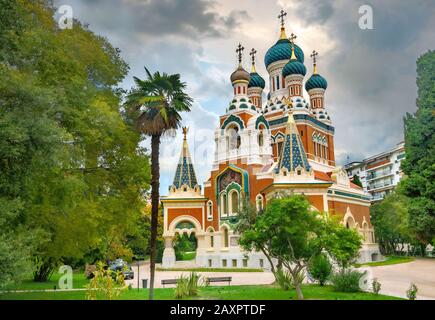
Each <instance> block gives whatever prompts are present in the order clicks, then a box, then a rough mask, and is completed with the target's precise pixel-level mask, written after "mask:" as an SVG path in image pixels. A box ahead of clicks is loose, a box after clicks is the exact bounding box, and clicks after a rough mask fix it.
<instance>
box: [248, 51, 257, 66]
mask: <svg viewBox="0 0 435 320" xmlns="http://www.w3.org/2000/svg"><path fill="white" fill-rule="evenodd" d="M256 54H257V50H255V49H254V48H252V50H251V53H250V54H249V55H250V56H251V59H252V65H253V66H254V65H255V55H256Z"/></svg>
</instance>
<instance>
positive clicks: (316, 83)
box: [305, 73, 328, 91]
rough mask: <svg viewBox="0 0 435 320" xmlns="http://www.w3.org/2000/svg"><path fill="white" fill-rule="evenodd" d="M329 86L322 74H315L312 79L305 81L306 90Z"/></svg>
mask: <svg viewBox="0 0 435 320" xmlns="http://www.w3.org/2000/svg"><path fill="white" fill-rule="evenodd" d="M327 87H328V82H327V81H326V79H325V78H323V77H322V76H321V75H320V74H317V73H316V74H313V75H312V76H311V77H310V79H308V81H307V82H306V83H305V90H307V91H310V90H311V89H325V90H326V88H327Z"/></svg>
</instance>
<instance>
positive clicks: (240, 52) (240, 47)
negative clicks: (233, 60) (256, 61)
mask: <svg viewBox="0 0 435 320" xmlns="http://www.w3.org/2000/svg"><path fill="white" fill-rule="evenodd" d="M243 50H245V47H243V46H242V45H241V44H240V43H239V45H238V46H237V49H236V53H237V55H238V58H239V63H240V64H241V63H242V52H243Z"/></svg>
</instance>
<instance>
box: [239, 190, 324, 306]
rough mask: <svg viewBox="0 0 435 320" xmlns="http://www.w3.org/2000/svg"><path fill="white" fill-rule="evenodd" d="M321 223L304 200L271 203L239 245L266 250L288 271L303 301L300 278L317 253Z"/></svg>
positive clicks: (290, 199)
mask: <svg viewBox="0 0 435 320" xmlns="http://www.w3.org/2000/svg"><path fill="white" fill-rule="evenodd" d="M322 221H323V220H322V219H319V213H318V212H314V211H312V210H310V203H309V202H308V200H307V199H306V198H305V197H304V196H301V195H292V196H288V197H283V198H276V199H272V200H271V201H269V202H268V205H267V207H266V209H265V210H264V213H263V214H261V215H258V217H257V218H256V219H255V223H253V224H252V228H251V229H249V230H246V231H244V232H243V233H242V235H241V239H240V241H239V243H240V245H241V246H242V247H243V248H244V249H246V250H249V249H251V248H252V247H254V248H255V247H258V248H262V247H265V248H267V249H266V250H265V251H266V252H269V253H270V255H271V257H272V258H276V259H279V260H280V261H281V262H282V264H283V266H284V267H285V268H286V269H287V270H288V271H289V273H290V274H291V276H292V278H293V283H294V286H295V289H296V293H297V296H298V299H303V293H302V288H301V286H302V283H301V277H300V274H301V272H302V271H303V270H304V269H305V268H306V266H307V263H308V261H309V260H310V259H311V258H312V257H313V256H314V255H316V254H318V253H319V252H320V250H321V248H319V246H318V244H319V242H318V241H316V240H317V237H318V236H319V233H320V232H322V230H323V228H322Z"/></svg>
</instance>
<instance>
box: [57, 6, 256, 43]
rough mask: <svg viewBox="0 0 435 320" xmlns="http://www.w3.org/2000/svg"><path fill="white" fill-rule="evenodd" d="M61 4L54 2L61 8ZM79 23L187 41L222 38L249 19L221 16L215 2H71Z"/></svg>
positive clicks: (238, 14)
mask: <svg viewBox="0 0 435 320" xmlns="http://www.w3.org/2000/svg"><path fill="white" fill-rule="evenodd" d="M62 2H63V1H57V3H59V4H63V3H62ZM69 2H70V3H71V4H70V5H71V6H72V7H73V9H74V11H75V12H76V13H77V14H78V15H79V16H80V17H81V19H82V21H84V22H87V23H89V24H91V25H94V26H96V25H98V26H99V27H100V28H102V29H104V30H107V31H110V32H115V33H121V34H122V35H123V36H127V37H131V36H142V37H143V36H146V37H147V38H161V37H166V36H176V37H180V38H186V39H201V38H209V37H210V38H219V37H225V36H226V35H227V34H228V32H232V31H234V29H235V28H237V27H238V26H239V25H240V23H241V22H240V21H241V19H243V20H246V19H249V15H248V13H247V11H245V10H233V11H231V12H230V13H229V14H228V15H221V14H220V13H219V12H217V10H216V6H217V3H216V2H215V1H205V0H87V1H85V0H72V1H69Z"/></svg>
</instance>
